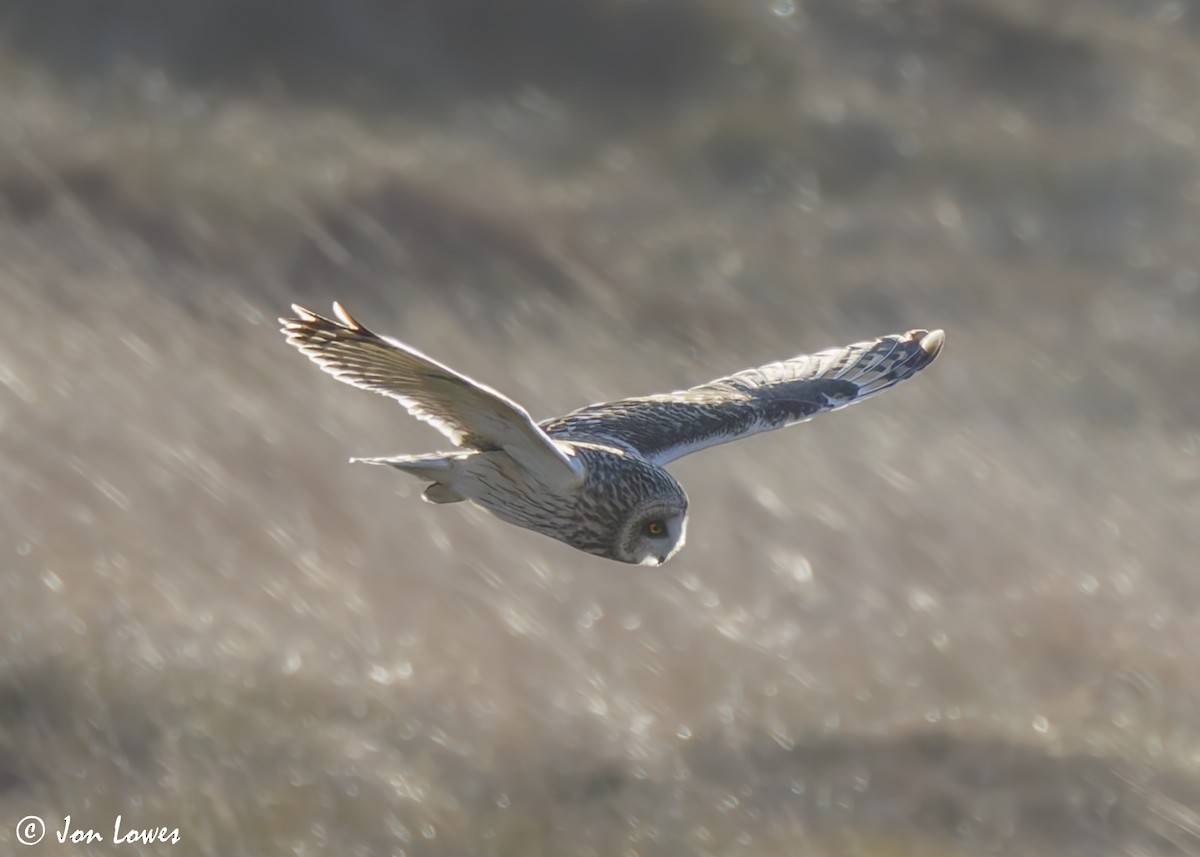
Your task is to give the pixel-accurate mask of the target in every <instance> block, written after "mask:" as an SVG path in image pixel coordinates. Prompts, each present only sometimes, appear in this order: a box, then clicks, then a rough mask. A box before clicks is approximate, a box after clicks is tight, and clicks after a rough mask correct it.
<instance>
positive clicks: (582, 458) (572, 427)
mask: <svg viewBox="0 0 1200 857" xmlns="http://www.w3.org/2000/svg"><path fill="white" fill-rule="evenodd" d="M292 310H293V311H294V312H295V317H294V318H281V319H280V320H279V321H280V324H282V325H283V333H284V335H286V336H287V341H288V342H289V343H291V344H292V345H294V346H296V348H298V349H300V350H301V351H302V352H304V353H305V354H306V355H307V356H308V357H309V359H310V360H312V361H313V362H314V363H316V364H317V365H318V366H320V367H321V368H322V369H324V370H325V371H326V372H328V373H329V374H331V375H333V376H334V377H335V378H337V379H338V380H340V381H345V382H346V383H347V384H353V385H354V386H356V387H362V388H363V389H365V390H373V391H375V392H376V393H382V394H383V395H385V396H391V397H392V398H394V399H396V400H397V401H398V402H399V403H400V404H402V405H403V406H404V407H405V408H406V409H407V410H408V412H409V413H410V414H412V415H413V416H414V417H417V418H418V419H421V420H424V421H426V422H428V423H430V424H432V425H433V427H434V428H436V429H438V431H440V432H442V434H444V435H446V436H447V437H448V438H450V440H451V441H453V443H454V445H455V446H457V447H459V448H458V449H457V450H455V451H453V452H438V453H433V454H431V455H398V456H394V457H389V458H355V459H351V461H361V462H365V463H367V464H386V465H389V466H391V467H394V468H396V469H397V470H403V471H404V472H405V473H409V474H411V475H413V476H416V477H417V478H418V479H422V480H424V481H426V482H428V483H430V484H429V486H428V487H427V488H426V489H425V493H424V495H423V496H424V498H425V499H426V500H428V501H429V502H431V503H457V502H459V501H461V500H473V501H475V502H476V503H477V504H479V505H480V506H482V507H483V508H485V509H487V510H488V511H489V512H491V513H492V514H494V515H495V516H496V517H498V518H500V519H501V520H503V521H507V522H509V523H510V524H516V525H517V526H519V527H525V528H527V529H530V530H533V531H534V532H538V533H542V534H543V535H547V536H550V537H551V538H554V539H558V540H559V541H562V542H566V543H567V544H569V545H570V546H571V547H574V548H578V549H579V550H582V551H586V552H588V553H591V554H596V555H597V556H602V557H605V558H607V559H613V560H617V561H619V562H627V563H637V564H641V565H661V564H662V563H664V562H666V561H667V560H668V559H670V558H671V557H672V556H674V555H675V553H676V551H678V550H679V549H680V548H681V547H683V542H684V535H685V529H686V526H687V504H688V501H687V495H686V494H684V492H683V488H681V487H680V486H679V483H678V482H676V481H675V479H674V478H673V477H672V476H671V475H670V474H669V473H667V471H666V470H664V469H663V465H664V464H666V463H668V462H670V461H673V460H675V459H676V458H679V457H680V456H682V455H687V454H688V453H690V452H696V451H697V450H700V449H705V448H707V447H710V446H716V445H717V444H719V443H727V442H728V441H731V440H739V439H740V438H744V437H748V436H750V435H752V434H757V433H758V432H763V431H771V430H772V429H778V428H783V427H784V426H789V425H792V424H793V423H798V422H802V421H804V420H807V419H810V418H811V417H813V416H815V415H817V414H819V413H821V412H822V411H832V410H835V409H837V408H841V407H845V406H846V405H849V404H851V403H852V402H857V401H860V400H862V399H865V398H866V397H868V396H871V395H874V394H875V393H878V392H880V391H881V390H886V389H887V388H888V387H890V386H892V385H893V384H897V383H899V382H900V381H903V380H904V379H905V378H908V377H911V376H912V375H914V374H915V373H916V372H918V371H920V370H921V369H924V368H925V367H926V366H928V365H929V364H930V363H931V362H932V361H933V358H935V357H937V355H938V352H939V351H941V349H942V343H943V342H944V341H945V335H944V334H943V333H942V331H940V330H934V331H932V332H930V331H924V330H910V331H909V332H908V333H902V334H893V335H891V336H883V337H880V338H879V339H875V340H871V341H868V342H858V343H855V344H854V345H847V346H846V347H844V348H831V349H829V350H828V351H821V352H818V353H816V354H802V355H800V356H798V357H793V358H791V359H790V360H784V361H782V362H779V363H768V364H767V365H766V366H760V367H758V368H757V369H746V370H744V371H742V372H738V373H736V374H734V375H730V376H729V377H727V378H718V379H717V380H715V381H710V382H708V383H707V384H701V385H700V386H698V387H692V388H691V389H690V390H680V391H678V392H675V393H664V394H661V395H657V396H642V397H639V398H635V399H620V400H618V401H615V402H605V403H603V404H597V405H589V406H588V407H586V408H581V409H579V410H577V411H572V412H571V413H569V414H567V415H566V416H561V417H556V418H554V419H551V420H545V421H543V422H540V423H537V422H534V421H533V419H532V418H530V416H529V414H528V413H527V412H526V410H525V409H524V408H522V407H521V406H520V405H518V404H517V403H516V402H514V401H512V400H511V399H509V398H507V397H506V396H504V395H502V394H501V393H498V392H496V391H495V390H493V389H491V388H490V387H485V386H484V385H483V384H479V383H477V382H475V381H472V380H471V379H470V378H468V377H467V376H465V375H461V374H459V373H458V372H455V371H454V370H453V369H451V368H450V367H448V366H443V365H442V364H441V363H438V362H437V361H435V360H433V359H431V358H429V357H426V356H425V355H424V354H422V353H421V352H420V351H417V350H416V349H415V348H411V347H410V346H408V345H405V344H404V343H402V342H398V341H396V340H394V339H389V338H386V337H382V336H378V335H377V334H374V333H372V332H371V331H369V330H367V328H365V327H363V326H362V325H361V324H359V323H358V322H357V321H355V319H354V318H352V317H351V315H350V313H348V312H346V310H345V309H344V308H343V307H342V306H341V304H338V303H335V304H334V305H333V312H334V315H335V316H336V319H332V318H324V317H322V316H319V315H317V314H316V313H314V312H310V311H309V310H307V309H304V308H303V307H300V306H295V305H293V306H292Z"/></svg>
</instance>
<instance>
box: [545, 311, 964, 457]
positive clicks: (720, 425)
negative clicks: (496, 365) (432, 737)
mask: <svg viewBox="0 0 1200 857" xmlns="http://www.w3.org/2000/svg"><path fill="white" fill-rule="evenodd" d="M944 341H945V334H944V333H942V331H940V330H935V331H933V332H932V333H930V332H928V331H925V330H910V331H909V332H908V333H903V334H894V335H891V336H884V337H881V338H879V339H875V340H871V341H868V342H857V343H855V344H854V345H847V346H846V347H844V348H831V349H829V350H827V351H820V352H818V353H816V354H802V355H800V356H799V357H793V358H792V359H791V360H784V361H782V362H779V363H769V364H767V365H766V366H760V367H758V368H757V369H746V370H745V371H742V372H738V373H737V374H736V375H730V376H729V377H727V378H718V379H717V380H715V381H710V382H709V383H707V384H702V385H700V386H699V387H692V388H691V389H690V390H680V391H678V392H675V393H665V394H663V395H659V396H645V397H643V398H637V399H621V400H620V401H616V402H605V403H602V404H598V405H590V406H588V407H586V408H581V409H580V410H578V411H574V412H572V413H569V414H567V415H566V416H563V417H559V418H557V419H554V420H547V421H546V422H543V423H542V424H541V425H542V428H543V429H544V430H545V431H546V433H547V434H549V435H550V436H551V437H556V438H564V439H573V440H600V441H604V440H608V441H612V442H616V443H618V444H621V445H624V446H627V447H632V448H633V449H635V450H637V451H638V452H639V453H641V454H642V455H643V456H645V457H646V458H647V459H648V460H649V461H652V462H653V463H655V464H665V463H667V462H668V461H672V460H674V459H676V458H679V457H680V456H682V455H687V454H688V453H690V452H695V451H697V450H700V449H705V448H707V447H710V446H716V445H717V444H720V443H728V442H729V441H731V440H738V439H739V438H743V437H748V436H750V435H752V434H757V433H758V432H763V431H771V430H773V429H778V428H783V427H784V426H789V425H792V424H793V423H798V422H802V421H803V420H807V419H811V418H812V417H814V416H816V415H817V414H819V413H821V412H822V411H832V410H835V409H837V408H842V407H845V406H846V405H849V404H851V403H852V402H857V401H860V400H862V399H865V398H866V397H868V396H872V395H874V394H875V393H878V392H880V391H881V390H886V389H887V388H888V387H891V386H892V385H893V384H898V383H899V382H901V381H903V380H904V379H905V378H908V377H911V376H912V375H913V374H915V373H916V372H918V371H920V370H921V369H924V368H925V367H926V366H928V365H929V364H930V363H931V362H932V361H933V358H935V357H937V355H938V352H939V351H941V350H942V344H943V342H944Z"/></svg>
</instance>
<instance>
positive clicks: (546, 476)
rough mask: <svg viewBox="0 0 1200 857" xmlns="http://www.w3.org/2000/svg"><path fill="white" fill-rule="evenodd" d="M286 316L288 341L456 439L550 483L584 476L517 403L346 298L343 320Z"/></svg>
mask: <svg viewBox="0 0 1200 857" xmlns="http://www.w3.org/2000/svg"><path fill="white" fill-rule="evenodd" d="M292 311H293V312H295V314H296V317H295V318H281V319H279V323H280V324H281V325H283V328H282V330H283V333H284V335H286V336H287V341H288V342H289V343H291V344H292V345H294V346H296V348H298V349H300V351H302V352H303V353H304V354H305V355H307V357H308V358H309V359H310V360H312V361H313V362H314V363H316V364H317V365H318V366H320V367H321V368H322V369H324V370H325V371H326V372H328V373H329V374H330V375H332V376H333V377H335V378H337V379H338V380H339V381H344V382H346V383H347V384H352V385H354V386H355V387H361V388H362V389H364V390H372V391H374V392H376V393H382V394H383V395H385V396H391V397H392V398H393V399H396V400H397V401H398V402H400V404H402V405H404V407H405V408H406V409H407V410H408V412H409V413H410V414H412V415H413V416H414V417H417V418H418V419H421V420H424V421H425V422H427V423H430V424H431V425H432V426H433V427H434V428H436V429H437V430H438V431H440V432H441V433H442V434H444V435H446V436H447V437H448V438H450V440H452V441H453V442H454V443H455V444H456V445H457V446H463V447H468V448H470V449H479V450H493V449H503V450H504V451H505V452H507V453H508V454H509V455H510V456H512V458H513V459H514V460H515V461H516V462H517V463H518V464H519V465H521V466H522V467H524V468H525V469H526V470H527V471H529V472H530V473H531V474H532V475H533V476H535V477H536V478H537V479H538V480H539V481H541V482H542V483H543V484H545V485H546V486H548V487H552V488H559V489H564V490H565V489H569V488H571V487H574V486H576V485H578V484H580V483H581V482H582V481H583V466H582V465H581V464H580V463H579V462H578V461H577V460H576V459H575V458H574V456H571V455H568V454H567V452H566V451H565V450H564V448H563V447H562V446H561V445H560V444H557V443H555V442H554V441H553V440H551V439H550V438H549V437H548V436H547V435H546V433H545V432H544V431H542V429H540V428H539V427H538V426H537V424H535V423H534V422H533V420H532V419H531V418H530V416H529V414H528V413H527V412H526V411H525V409H524V408H522V407H521V406H520V405H518V404H517V403H516V402H513V401H512V400H510V399H508V398H507V397H505V396H503V395H501V394H500V393H498V392H496V391H495V390H492V389H491V388H489V387H485V386H484V385H482V384H478V383H476V382H475V381H472V380H471V379H470V378H468V377H466V376H465V375H460V374H459V373H458V372H455V371H454V370H453V369H451V368H449V367H448V366H443V365H442V364H441V363H438V362H436V361H434V360H432V359H430V358H429V357H426V356H425V355H424V354H422V353H421V352H419V351H417V350H416V349H414V348H410V347H409V346H407V345H404V344H403V343H401V342H397V341H396V340H394V339H390V338H387V337H382V336H378V335H376V334H374V333H372V332H371V331H370V330H368V329H367V328H365V327H363V326H362V325H361V324H359V323H358V322H357V321H356V320H355V319H354V318H353V317H351V315H350V313H348V312H346V310H345V309H344V308H343V307H342V305H341V304H339V303H335V304H334V305H333V312H334V315H336V316H337V320H336V321H335V320H334V319H329V318H324V317H322V316H319V315H317V314H316V313H315V312H311V311H309V310H307V309H305V308H304V307H301V306H296V305H295V304H293V305H292Z"/></svg>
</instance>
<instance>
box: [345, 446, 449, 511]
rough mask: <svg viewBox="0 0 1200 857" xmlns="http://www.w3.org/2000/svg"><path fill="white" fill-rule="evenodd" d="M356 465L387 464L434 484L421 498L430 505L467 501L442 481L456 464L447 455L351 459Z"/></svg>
mask: <svg viewBox="0 0 1200 857" xmlns="http://www.w3.org/2000/svg"><path fill="white" fill-rule="evenodd" d="M350 461H351V462H352V463H356V464H386V465H387V466H388V467H394V468H396V469H397V470H403V471H404V472H405V473H408V474H410V475H412V476H415V477H417V478H418V479H424V480H426V481H427V482H431V483H432V484H431V485H430V486H429V487H427V488H426V489H425V493H424V494H422V495H421V496H422V497H424V498H425V499H426V500H427V501H429V502H430V503H459V502H461V501H463V500H465V499H467V498H466V497H464V496H463V495H462V494H460V493H458V492H457V491H455V490H454V489H453V488H451V487H450V486H449V485H447V484H446V483H445V482H441V481H439V480H441V479H447V478H448V477H450V476H451V474H452V472H453V466H454V464H455V461H454V458H453V457H448V456H445V455H436V454H435V455H395V456H385V457H381V458H351V459H350Z"/></svg>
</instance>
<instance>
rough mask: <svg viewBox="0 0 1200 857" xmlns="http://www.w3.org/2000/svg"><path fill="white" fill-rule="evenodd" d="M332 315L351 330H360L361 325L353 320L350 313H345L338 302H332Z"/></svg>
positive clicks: (344, 309)
mask: <svg viewBox="0 0 1200 857" xmlns="http://www.w3.org/2000/svg"><path fill="white" fill-rule="evenodd" d="M333 314H334V315H336V316H337V318H338V321H340V322H341V323H342V324H344V325H345V326H346V327H348V328H350V329H351V330H361V329H362V325H361V324H359V323H358V322H357V321H356V320H355V318H354V316H352V315H350V313H348V312H347V311H346V308H345V307H344V306H342V304H341V302H340V301H334V302H333Z"/></svg>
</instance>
